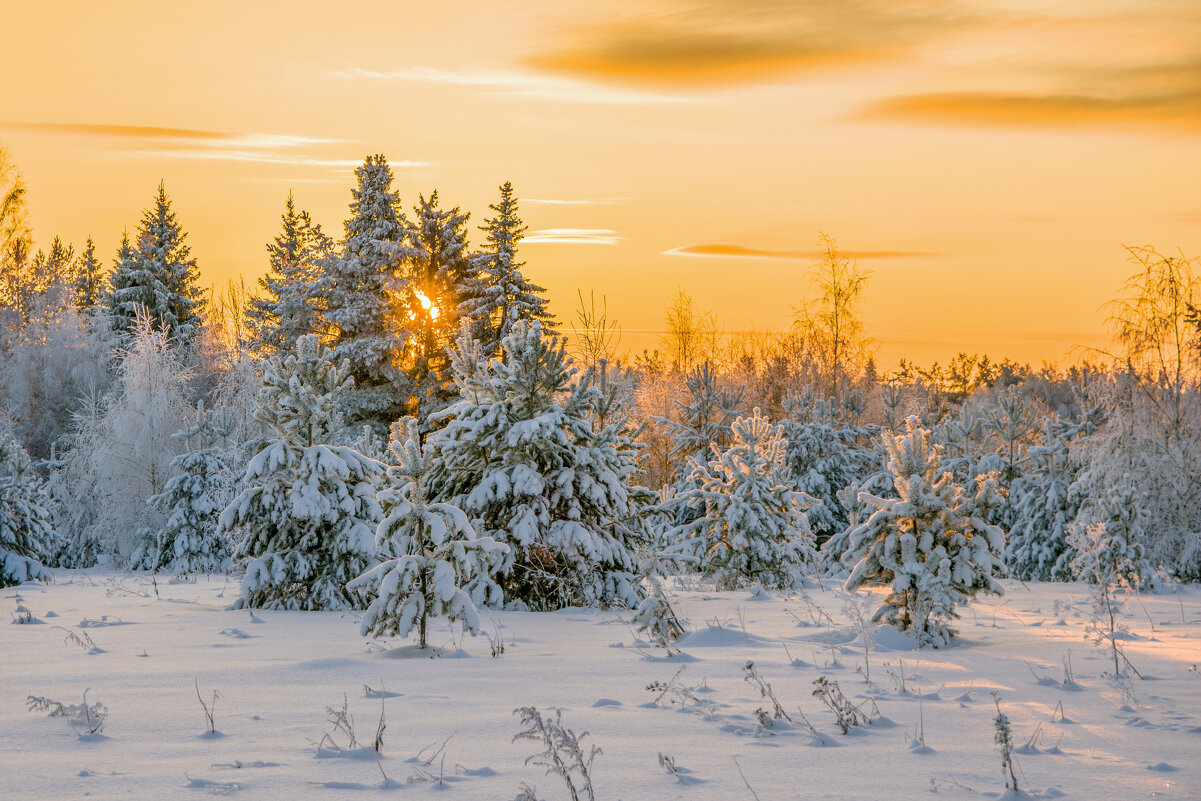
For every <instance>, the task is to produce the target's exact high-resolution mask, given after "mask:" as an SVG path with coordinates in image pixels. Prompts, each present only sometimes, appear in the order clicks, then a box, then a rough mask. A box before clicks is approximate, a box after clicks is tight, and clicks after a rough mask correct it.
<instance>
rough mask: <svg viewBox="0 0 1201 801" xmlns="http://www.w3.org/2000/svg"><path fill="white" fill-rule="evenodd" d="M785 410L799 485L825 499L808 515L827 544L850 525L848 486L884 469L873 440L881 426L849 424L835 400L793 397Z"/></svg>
mask: <svg viewBox="0 0 1201 801" xmlns="http://www.w3.org/2000/svg"><path fill="white" fill-rule="evenodd" d="M785 408H786V409H787V411H788V413H789V416H788V417H787V418H786V419H785V420H784V421H783V423H782V424H781V428H782V430H783V434H784V438H785V441H786V442H787V443H788V445H787V450H786V453H785V463H786V464H787V465H788V469H789V471H790V472H791V475H792V483H793V486H794V487H795V488H796V489H798V490H800V491H801V492H804V493H806V494H807V495H810V496H812V497H813V498H816V499H817V500H818V501H820V503H819V504H818V505H816V506H814V507H813V508H811V509H810V510H809V512H808V519H809V525H810V527H811V528H812V529H813V535H814V538H815V539H816V541H817V543H818V544H822V543H825V542H827V541H828V540H829V539H830V538H831V537H833V536H835V535H837V534H839V533H840V532H843V531H846V529H847V527H848V526H849V525H850V519H851V510H850V509H849V508H848V506H847V504H846V503H845V502H844V498H843V493H842V490H844V489H846V488H847V487H849V486H851V485H852V484H855V485H859V486H860V487H863V486H864V485H865V484H867V483H868V482H869V481H870V480H871V478H872V477H873V476H874V475H876V474H877V473H878V472H879V471H880V470H881V468H882V467H883V465H882V464H881V461H882V460H881V458H880V453H879V452H878V451H877V450H876V449H875V448H874V447H872V445H871V444H870V443H871V438H872V437H873V436H874V435H876V434H877V433H878V428H877V427H875V426H866V425H853V424H850V423H846V422H843V421H841V420H839V418H838V414H837V411H836V409H835V407H834V403H833V402H832V401H829V400H823V399H819V398H815V397H813V396H812V395H806V396H791V397H789V398H788V399H787V400H786V401H785Z"/></svg>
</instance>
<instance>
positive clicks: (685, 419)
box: [663, 360, 743, 464]
mask: <svg viewBox="0 0 1201 801" xmlns="http://www.w3.org/2000/svg"><path fill="white" fill-rule="evenodd" d="M684 393H685V394H684V400H682V401H676V406H678V407H679V409H678V413H677V414H678V418H679V419H677V420H663V422H664V423H666V424H667V426H668V431H669V433H670V435H671V438H672V442H673V448H672V451H671V457H672V459H674V460H677V461H678V462H679V463H680V464H684V463H686V461H687V460H688V459H689V458H690V457H691V456H693V455H694V454H697V453H700V454H701V455H702V456H704V455H705V454H707V453H708V452H709V448H710V446H712V445H716V446H717V447H719V448H724V447H725V446H727V445H729V444H730V440H731V439H732V438H733V429H732V428H731V424H732V423H733V422H734V420H735V419H736V418H737V417H738V415H739V412H740V409H741V406H742V394H743V388H741V387H740V388H738V389H727V388H725V387H721V386H719V384H718V381H717V374H716V373H715V372H714V371H713V367H712V365H711V364H710V363H709V361H708V360H706V361H705V363H704V364H702V365H700V366H699V367H694V368H693V369H692V370H690V371H689V372H688V375H687V376H686V377H685V378H684Z"/></svg>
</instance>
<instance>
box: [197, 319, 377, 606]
mask: <svg viewBox="0 0 1201 801" xmlns="http://www.w3.org/2000/svg"><path fill="white" fill-rule="evenodd" d="M351 381H353V379H351V378H350V368H349V365H348V364H347V363H346V362H345V361H343V362H342V363H341V364H334V363H332V361H331V358H330V352H329V351H328V350H327V349H326V348H325V347H324V346H323V345H322V344H321V342H320V340H319V339H318V338H317V336H316V335H313V334H307V335H305V336H303V337H301V338H300V339H299V340H297V342H296V350H295V351H294V352H293V353H289V354H287V355H284V356H275V357H273V358H272V359H271V361H270V362H268V365H267V369H266V372H265V374H264V376H263V387H262V389H261V390H260V391H259V396H258V404H257V405H258V411H257V416H258V418H259V420H260V421H261V422H262V423H263V424H265V425H266V426H267V427H268V428H270V429H271V434H272V437H273V439H271V440H270V441H269V442H268V444H267V446H266V447H264V448H263V449H262V450H261V451H259V452H258V454H257V455H255V456H254V458H252V459H251V460H250V463H249V464H248V465H247V467H246V474H245V476H244V477H243V479H242V485H243V486H244V487H245V489H244V490H242V492H241V493H240V494H239V495H238V497H236V498H235V499H234V500H233V502H232V503H231V504H230V505H229V506H228V507H227V508H226V509H225V511H224V512H222V513H221V518H220V530H221V531H222V532H227V533H229V534H231V535H233V536H235V537H236V538H237V539H238V541H239V544H238V546H237V549H236V556H237V557H238V558H239V559H244V560H247V561H248V562H249V564H248V565H247V566H246V577H245V578H244V579H243V580H242V595H241V597H240V598H239V599H238V601H237V605H238V606H239V607H261V608H267V609H309V610H311V609H350V608H353V607H355V606H357V605H358V601H357V598H356V597H355V596H354V595H353V594H352V593H351V592H350V591H348V590H347V589H346V583H347V582H348V581H350V580H351V579H353V578H355V577H357V576H359V575H361V574H362V573H363V572H364V571H365V570H366V569H367V567H368V566H369V562H370V559H371V555H372V553H373V546H372V536H373V534H374V531H375V527H376V525H377V524H378V523H379V521H380V508H379V504H378V503H377V502H376V499H375V482H376V481H377V480H378V478H379V476H380V474H381V473H382V472H383V465H382V464H380V463H379V462H377V461H375V460H374V459H370V458H368V457H366V456H363V455H362V454H361V453H359V452H357V451H355V450H353V449H351V448H348V447H345V446H336V445H328V444H326V443H328V442H329V441H330V438H331V436H332V435H333V434H334V433H335V432H336V431H338V430H339V429H340V427H341V426H340V423H339V420H338V417H339V410H338V401H337V398H338V396H339V395H341V394H342V393H343V392H345V390H346V389H347V388H348V387H349V385H350V383H351Z"/></svg>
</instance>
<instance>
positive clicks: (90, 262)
mask: <svg viewBox="0 0 1201 801" xmlns="http://www.w3.org/2000/svg"><path fill="white" fill-rule="evenodd" d="M105 284H106V277H105V275H104V270H103V267H102V265H101V263H100V259H98V258H96V243H95V242H93V241H92V238H91V237H90V236H89V237H88V241H87V244H86V245H85V246H84V248H83V253H80V254H79V259H78V261H76V263H75V280H74V281H73V283H72V286H71V288H72V290H74V293H75V306H76V308H78V309H79V310H80V311H81V312H84V313H91V312H92V310H93V309H95V308H96V306H97V305H99V304H100V302H101V301H102V300H103V298H104V293H105V289H106V287H105Z"/></svg>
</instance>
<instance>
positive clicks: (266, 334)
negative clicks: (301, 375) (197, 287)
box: [246, 192, 334, 356]
mask: <svg viewBox="0 0 1201 801" xmlns="http://www.w3.org/2000/svg"><path fill="white" fill-rule="evenodd" d="M280 220H281V222H282V223H283V230H281V231H280V232H279V233H278V234H277V235H276V236H275V239H274V240H273V241H272V242H271V243H270V244H269V245H267V257H268V267H267V274H266V275H264V276H263V277H262V278H260V279H259V286H260V287H261V288H262V290H263V294H262V295H259V296H257V297H253V298H251V299H250V304H249V306H248V307H247V309H246V327H247V328H248V329H249V331H250V337H251V344H252V347H253V348H254V349H255V350H256V351H257V352H258V353H260V354H262V355H263V356H272V355H274V354H276V353H279V352H281V351H290V350H292V349H293V348H294V347H296V340H297V339H299V338H300V337H302V336H304V335H305V334H316V333H320V332H321V329H322V319H321V312H320V308H319V305H320V304H319V303H318V297H317V291H316V290H317V287H316V282H317V279H318V278H319V277H320V264H321V263H322V262H324V261H325V260H328V259H330V258H331V257H332V256H333V252H334V243H333V240H332V239H330V237H328V236H327V235H326V234H325V233H324V232H323V231H322V230H321V226H320V225H318V224H317V223H314V222H313V220H312V218H311V217H310V216H309V213H308V212H307V211H303V210H302V211H299V212H298V211H297V210H296V201H295V199H294V198H293V196H292V193H291V192H289V193H288V199H287V201H286V202H285V203H284V213H283V214H282V215H281V216H280Z"/></svg>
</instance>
